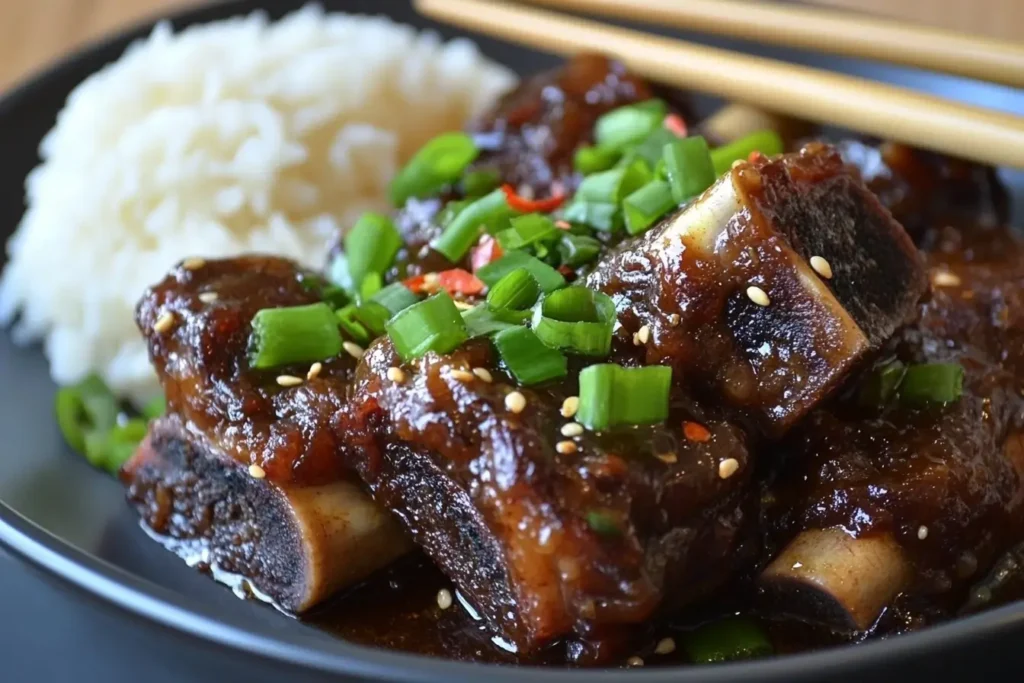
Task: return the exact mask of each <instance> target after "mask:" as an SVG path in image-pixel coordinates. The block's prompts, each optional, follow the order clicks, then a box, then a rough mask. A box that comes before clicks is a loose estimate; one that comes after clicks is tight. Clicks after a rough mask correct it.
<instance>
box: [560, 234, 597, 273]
mask: <svg viewBox="0 0 1024 683" xmlns="http://www.w3.org/2000/svg"><path fill="white" fill-rule="evenodd" d="M600 253H601V243H600V242H599V241H597V240H596V239H594V238H593V237H590V236H588V235H574V234H572V233H567V234H564V235H562V238H561V240H560V241H559V243H558V255H559V257H561V259H562V265H566V266H569V267H570V268H579V267H580V266H582V265H585V264H587V263H590V262H591V261H593V260H594V259H595V258H597V256H598V255H599V254H600Z"/></svg>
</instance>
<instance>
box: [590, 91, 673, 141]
mask: <svg viewBox="0 0 1024 683" xmlns="http://www.w3.org/2000/svg"><path fill="white" fill-rule="evenodd" d="M666 110H667V107H666V106H665V103H664V102H662V101H661V100H647V101H645V102H638V103H636V104H630V105H626V106H624V107H619V108H617V109H613V110H611V111H610V112H608V113H606V114H603V115H602V116H601V117H600V118H599V119H598V120H597V124H596V125H595V126H594V138H595V139H596V140H597V144H598V145H599V146H601V147H609V148H612V149H622V148H624V147H628V146H629V145H632V144H635V143H638V142H640V141H641V140H643V139H644V138H645V137H647V135H648V134H649V133H650V132H651V131H653V130H655V129H656V128H658V127H660V126H661V122H662V121H663V120H664V119H665V112H666Z"/></svg>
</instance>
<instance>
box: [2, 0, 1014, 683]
mask: <svg viewBox="0 0 1024 683" xmlns="http://www.w3.org/2000/svg"><path fill="white" fill-rule="evenodd" d="M267 9H269V8H266V7H265V6H264V3H262V2H260V0H225V1H222V2H215V3H212V4H209V5H205V6H199V7H186V8H184V9H182V10H180V11H177V12H173V13H169V14H168V13H164V14H156V15H153V16H151V17H149V18H144V19H142V20H138V21H135V22H132V23H130V24H129V25H127V26H126V27H124V28H122V29H120V30H117V31H115V32H111V33H108V34H106V35H104V36H102V37H100V38H99V39H96V40H92V41H89V42H87V43H85V44H83V45H82V46H80V47H78V48H77V49H75V50H73V51H72V52H70V53H68V54H66V55H64V56H62V57H60V58H58V59H57V60H55V61H52V62H51V63H49V65H46V66H44V67H42V68H40V69H36V70H34V71H32V72H30V73H29V74H28V75H27V76H25V77H23V78H21V79H20V80H18V81H16V82H15V83H14V85H13V86H11V87H9V88H8V89H7V90H6V92H4V93H3V94H2V95H0V120H3V119H4V118H5V117H7V116H9V115H10V113H11V112H12V111H16V110H18V109H19V108H21V107H25V106H26V105H27V106H31V100H32V98H33V97H34V95H35V94H36V93H37V92H39V91H45V89H46V88H47V87H48V86H49V84H50V82H52V81H53V80H55V79H56V78H58V77H60V76H61V75H63V74H64V73H65V72H68V71H72V70H74V68H75V67H76V65H77V64H78V63H79V62H82V61H86V60H90V59H91V60H93V61H95V59H96V58H97V57H99V56H101V55H103V54H104V53H107V52H117V53H118V54H119V53H120V52H122V51H123V50H124V49H125V48H126V47H127V46H128V45H129V44H130V43H131V42H132V41H134V40H137V39H139V38H142V37H144V36H146V35H148V34H149V33H150V32H151V31H152V30H153V28H154V27H155V26H156V25H157V24H159V23H160V22H164V21H170V22H171V23H172V24H173V25H174V26H175V27H176V28H179V27H181V26H183V25H191V24H195V23H201V22H206V21H213V20H216V19H222V18H227V17H229V16H238V15H241V14H249V13H251V12H253V11H266V10H267ZM329 11H330V10H329ZM381 14H387V12H386V10H385V11H383V12H381ZM5 333H6V332H5ZM0 544H2V545H3V546H4V547H5V548H6V549H8V550H10V551H11V552H12V553H13V554H14V555H15V556H17V557H18V558H20V559H21V560H23V561H26V562H28V563H29V564H32V565H34V566H36V567H39V568H41V569H43V570H44V571H45V572H47V573H48V574H50V575H52V576H54V577H56V578H58V579H60V580H61V581H63V582H65V583H68V584H70V585H72V586H74V587H76V588H77V589H79V590H80V591H82V592H84V593H87V594H90V595H91V596H93V597H95V598H98V599H99V600H101V601H102V602H103V603H106V604H110V605H113V606H114V607H116V608H118V609H120V610H122V611H124V612H127V613H129V614H133V615H136V616H139V617H142V618H144V619H145V620H147V621H148V622H152V623H153V624H157V625H161V626H164V627H167V628H170V629H171V630H173V631H175V632H178V633H181V634H183V635H186V636H188V637H191V638H195V639H197V640H200V641H203V642H210V643H214V644H217V645H219V646H222V647H225V648H227V649H229V650H232V651H235V652H238V653H246V654H250V655H255V656H258V657H262V658H266V659H270V660H274V661H277V662H282V663H285V664H290V665H293V666H298V667H301V668H304V669H307V670H310V671H317V672H323V673H332V674H342V675H349V676H360V677H367V678H370V679H374V680H393V681H408V682H410V683H421V682H422V683H428V682H435V681H474V680H481V679H482V678H484V677H486V678H487V679H490V680H492V681H495V683H504V682H506V681H508V682H511V681H516V680H521V678H522V674H523V673H524V672H529V673H530V677H531V678H535V679H538V680H551V681H554V682H558V683H584V682H586V683H606V682H607V683H611V682H612V681H615V682H618V681H621V675H622V674H621V669H596V670H595V669H589V670H559V669H554V668H541V667H522V666H511V665H489V664H479V663H471V662H456V661H451V660H445V659H439V658H433V657H426V656H420V655H412V654H407V653H402V652H396V651H389V650H383V649H377V648H372V647H368V646H363V645H358V644H355V643H350V642H346V641H344V640H342V639H340V638H337V639H330V640H325V641H322V642H328V643H330V647H325V646H324V645H323V644H321V642H317V641H320V637H317V638H314V637H313V635H312V632H309V633H304V632H303V631H302V630H301V629H296V634H287V635H281V634H275V635H269V634H266V633H260V632H259V631H258V630H257V629H254V628H252V627H251V625H249V626H247V625H243V624H240V623H235V622H234V621H233V620H231V619H230V618H228V617H226V616H225V615H220V614H216V613H214V612H215V611H214V610H213V609H211V608H208V607H206V606H204V605H202V604H200V603H199V602H198V601H197V600H195V599H194V598H192V597H191V596H188V595H184V594H179V593H177V592H175V591H172V590H170V589H167V588H165V587H163V586H161V585H159V584H157V583H155V582H153V581H150V580H149V579H145V578H143V577H141V576H138V575H136V574H132V573H131V572H129V571H127V570H125V569H122V568H121V567H118V566H116V565H114V564H111V563H109V562H107V561H106V560H103V559H101V558H99V557H96V556H95V555H92V554H90V553H88V552H86V551H84V550H82V549H79V548H78V547H76V546H75V545H73V544H72V543H70V542H69V541H66V540H64V539H63V538H61V537H59V536H58V535H56V534H54V533H52V532H50V531H48V530H47V529H45V528H43V527H42V526H40V525H39V524H37V523H36V522H34V521H32V520H31V519H30V518H28V517H26V516H25V515H23V514H21V513H20V512H18V511H17V510H16V509H15V508H13V507H12V506H10V505H8V504H7V503H5V502H4V501H2V500H0ZM167 560H168V561H169V562H177V561H179V560H177V558H175V557H174V556H173V555H172V554H170V553H168V555H167ZM282 618H287V617H285V616H282ZM1017 627H1024V601H1019V602H1016V603H1011V604H1008V605H1004V606H1002V607H999V608H995V609H992V610H986V611H984V612H981V613H979V614H975V615H972V616H969V617H961V618H958V619H955V620H952V621H949V622H946V623H943V624H939V625H936V626H931V627H928V628H926V629H923V630H921V631H918V632H914V633H909V634H904V635H900V636H896V637H893V638H886V639H883V640H877V641H872V642H867V643H860V644H856V645H843V646H838V647H835V648H829V649H826V650H818V651H813V652H808V653H799V654H791V655H784V656H779V657H773V658H771V659H762V660H754V661H750V662H736V663H730V664H723V665H715V666H710V667H708V666H705V667H698V666H690V667H686V666H673V667H661V668H657V669H653V668H652V669H648V670H635V671H631V672H630V678H631V680H636V681H641V682H647V683H667V682H668V681H672V682H675V683H687V682H688V681H689V682H695V681H698V680H699V681H707V682H708V683H719V682H721V683H726V682H727V681H755V680H756V681H767V680H772V681H792V680H794V679H795V678H799V677H801V676H805V675H807V674H808V673H811V672H813V674H814V675H815V676H819V677H824V676H828V675H839V674H841V673H844V672H848V671H851V670H856V669H857V668H861V669H864V668H868V667H879V666H886V665H893V664H895V663H896V662H897V661H899V660H905V659H908V658H911V657H915V656H921V655H924V654H926V653H927V652H930V651H937V650H940V649H942V648H944V647H967V646H969V645H970V644H971V643H973V642H976V641H978V640H981V639H984V638H987V637H989V636H994V635H996V634H999V633H1002V632H1005V631H1007V630H1010V629H1013V628H1017ZM301 636H305V637H301Z"/></svg>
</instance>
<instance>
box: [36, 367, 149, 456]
mask: <svg viewBox="0 0 1024 683" xmlns="http://www.w3.org/2000/svg"><path fill="white" fill-rule="evenodd" d="M147 407H151V406H147ZM54 410H55V412H56V415H57V425H58V427H60V431H61V434H62V435H63V436H64V440H65V441H67V443H68V445H69V446H71V447H72V448H73V449H74V450H75V451H77V452H78V453H80V454H82V455H84V456H85V458H86V460H88V461H89V463H90V464H92V465H93V466H94V467H98V468H100V469H104V470H106V471H107V472H110V473H111V474H114V473H116V472H117V470H118V469H119V468H120V467H121V465H123V464H124V463H125V462H126V461H127V460H128V459H129V458H131V456H132V454H133V453H134V452H135V450H136V449H137V448H138V445H139V442H140V441H142V439H143V438H145V436H146V429H147V426H148V423H147V421H146V420H141V419H130V420H127V421H125V422H124V423H122V424H118V414H119V413H120V412H121V410H120V405H119V404H118V400H117V397H116V396H114V393H113V392H112V391H110V389H109V388H108V387H107V385H106V384H105V383H104V382H103V380H102V379H100V378H99V377H98V376H96V375H89V376H88V377H86V378H85V379H84V380H82V381H81V382H79V383H78V384H74V385H72V386H67V387H61V388H60V389H59V390H58V391H57V397H56V400H55V402H54ZM161 412H162V411H161Z"/></svg>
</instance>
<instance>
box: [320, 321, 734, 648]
mask: <svg viewBox="0 0 1024 683" xmlns="http://www.w3.org/2000/svg"><path fill="white" fill-rule="evenodd" d="M393 366H402V363H401V361H400V360H399V359H398V357H397V356H396V354H395V353H394V351H393V350H392V348H391V346H390V343H389V342H388V341H387V340H379V341H378V342H377V343H375V344H374V345H373V346H372V347H371V348H370V349H369V350H368V351H367V354H366V356H365V357H364V362H363V363H362V364H361V365H360V368H359V370H358V372H357V376H356V383H355V386H354V389H353V392H352V395H353V403H352V404H351V406H350V408H349V410H348V411H347V414H346V415H345V417H344V419H343V421H342V424H341V425H340V429H341V430H342V431H344V432H345V433H347V434H348V435H349V451H348V452H349V453H351V454H352V456H353V457H354V461H353V466H354V467H355V468H356V469H357V470H358V471H359V473H360V475H361V476H362V478H363V479H364V480H365V481H366V482H367V484H368V485H369V486H370V489H371V490H372V492H373V494H374V497H375V499H376V500H377V501H378V502H380V503H382V504H383V505H384V506H386V507H387V508H389V509H391V510H393V511H395V512H396V513H397V514H398V515H399V516H400V517H401V518H402V520H403V521H404V522H405V524H406V525H407V527H408V528H409V531H410V533H411V534H412V536H413V538H414V540H415V541H416V542H417V543H418V544H420V546H421V547H423V548H424V550H426V552H427V554H428V555H429V556H430V557H431V558H432V559H433V560H434V561H435V562H436V563H437V564H438V565H439V566H440V567H441V569H442V570H443V571H444V572H445V573H446V574H447V575H448V576H450V577H451V578H452V579H453V580H454V581H455V583H456V584H457V585H458V586H459V587H460V589H461V590H462V591H463V593H464V594H465V595H466V596H467V598H468V599H469V601H470V602H471V603H472V604H473V605H474V606H475V607H476V609H477V610H478V611H479V612H480V613H481V615H483V616H484V618H485V619H486V620H487V621H488V623H490V624H491V626H492V627H493V628H494V629H495V630H496V631H497V632H498V633H500V634H501V635H502V637H504V638H505V639H506V640H507V641H509V642H510V643H512V644H514V645H515V646H516V647H517V648H518V649H519V650H520V651H526V652H528V651H531V650H536V649H538V648H540V647H542V646H544V645H547V644H549V643H551V642H552V641H553V640H555V639H557V638H560V637H565V636H569V635H572V634H577V635H580V636H588V637H590V638H592V639H593V640H595V641H597V640H599V638H600V637H601V636H603V635H606V634H607V633H608V632H611V633H614V632H615V630H616V629H617V628H618V627H621V626H623V625H629V624H638V623H640V622H643V621H644V620H646V619H649V618H650V617H652V616H653V615H654V614H655V613H656V612H657V611H658V610H659V609H660V608H665V607H669V606H678V605H680V604H682V603H684V602H686V601H689V600H692V599H694V598H695V597H698V596H701V595H703V594H705V593H706V592H707V591H708V590H709V589H712V588H714V587H716V586H718V585H720V584H721V583H722V582H723V581H724V580H726V579H727V578H728V576H729V575H730V572H731V571H732V569H733V568H734V567H736V566H737V565H739V564H740V563H741V561H742V560H743V558H744V551H745V547H744V537H745V531H747V530H748V529H747V525H748V523H749V522H750V521H752V518H751V515H750V514H749V503H750V502H751V500H750V498H749V496H747V492H748V491H749V490H750V487H748V486H746V484H747V482H748V481H749V478H750V476H751V474H752V467H751V466H750V461H749V455H748V453H747V450H746V446H745V438H744V436H743V434H742V433H741V432H740V431H739V430H737V429H736V428H734V427H732V426H730V425H728V424H725V423H723V422H721V421H719V420H716V419H714V418H713V417H711V416H709V415H707V414H706V413H705V412H704V411H703V410H702V409H701V408H700V407H699V406H698V405H696V404H695V403H693V402H692V401H689V400H687V399H685V397H682V396H678V397H677V400H676V402H675V403H674V407H673V414H672V416H671V417H670V419H669V420H668V422H667V423H666V424H664V425H659V426H655V427H650V428H635V429H627V430H623V431H619V432H607V433H601V434H595V433H591V432H586V433H584V434H582V435H580V436H577V437H568V438H567V437H566V436H564V434H563V433H562V431H561V430H562V428H563V427H564V426H565V425H566V424H569V423H571V420H569V419H567V418H564V417H562V416H561V414H560V409H561V405H562V401H563V399H564V398H565V397H566V396H569V395H572V394H573V393H575V386H574V384H573V383H571V382H568V383H566V384H564V385H558V384H556V385H551V386H544V387H543V388H540V389H536V390H530V389H520V390H519V391H521V393H522V395H523V397H524V398H525V400H526V407H525V409H523V410H522V412H518V413H517V412H514V410H512V409H511V408H510V407H509V406H508V405H507V404H506V398H507V396H508V394H509V392H511V391H512V390H513V385H512V384H511V382H510V380H509V378H508V377H506V376H505V375H504V373H502V372H501V371H500V370H499V369H498V368H497V367H496V364H495V359H494V354H493V351H492V350H491V348H490V346H489V344H487V343H484V342H474V343H471V344H468V345H466V346H464V347H462V348H461V349H459V350H458V351H456V352H454V353H453V354H451V355H448V356H445V357H438V356H435V355H432V354H431V355H428V356H426V357H425V358H423V359H421V360H419V361H416V362H414V363H412V364H409V365H405V366H402V367H403V369H404V371H405V375H406V376H405V378H404V379H403V381H394V380H392V379H389V378H388V376H387V372H388V368H390V367H393ZM473 368H488V369H490V370H491V371H492V373H493V375H494V381H493V382H485V381H483V380H481V379H479V378H476V377H475V376H473V375H472V374H470V375H469V377H470V378H472V379H469V380H467V379H466V378H465V377H459V376H458V372H459V371H463V372H470V371H471V370H472V369H473ZM453 373H454V374H453ZM685 420H690V421H696V422H698V423H700V424H701V425H704V426H705V427H706V429H707V433H706V434H703V435H701V437H700V439H701V440H698V441H690V440H687V439H686V438H685V437H684V436H683V434H682V429H681V426H682V424H683V422H684V421H685ZM705 438H706V440H705ZM560 443H561V444H569V447H568V448H567V447H566V446H565V445H557V444H560ZM730 459H734V460H735V465H736V466H737V467H736V468H735V472H734V473H733V472H732V468H730V469H727V470H726V471H728V472H729V473H730V474H729V476H728V477H727V478H723V477H722V476H720V466H721V465H722V463H723V462H726V461H728V460H730ZM727 467H728V466H727Z"/></svg>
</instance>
